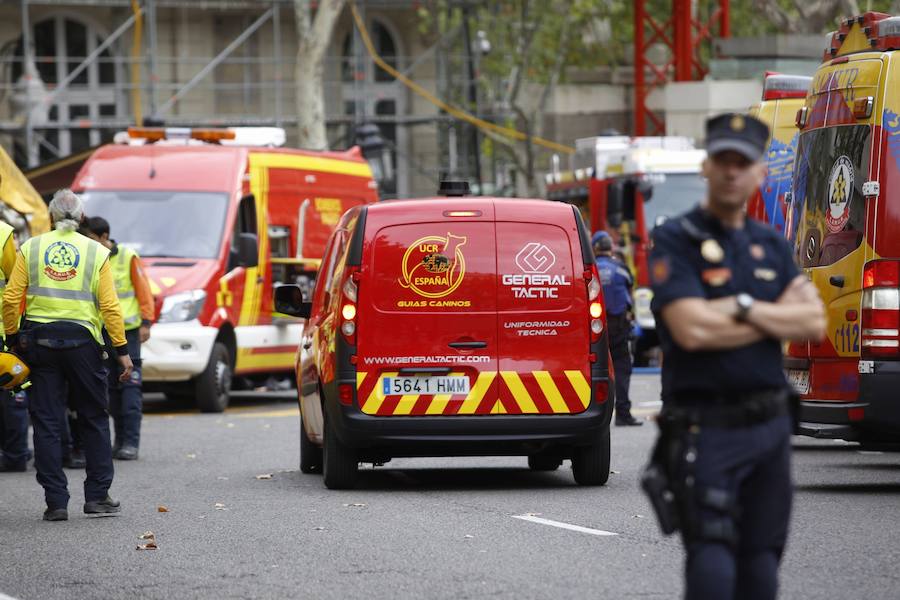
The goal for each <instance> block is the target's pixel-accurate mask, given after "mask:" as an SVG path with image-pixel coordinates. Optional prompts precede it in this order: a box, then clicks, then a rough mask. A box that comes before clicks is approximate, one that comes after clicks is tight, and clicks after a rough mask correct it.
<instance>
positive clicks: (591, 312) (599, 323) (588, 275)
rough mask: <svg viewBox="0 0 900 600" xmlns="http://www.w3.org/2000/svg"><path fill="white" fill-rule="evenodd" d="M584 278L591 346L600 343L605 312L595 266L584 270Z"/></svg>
mask: <svg viewBox="0 0 900 600" xmlns="http://www.w3.org/2000/svg"><path fill="white" fill-rule="evenodd" d="M584 278H585V280H587V297H588V316H589V321H590V329H591V344H594V343H596V342H599V341H600V334H602V333H603V330H604V329H606V311H605V310H604V309H603V285H602V284H601V283H600V273H598V272H597V265H591V267H590V269H585V271H584Z"/></svg>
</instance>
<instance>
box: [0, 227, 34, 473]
mask: <svg viewBox="0 0 900 600" xmlns="http://www.w3.org/2000/svg"><path fill="white" fill-rule="evenodd" d="M13 232H14V229H13V228H12V227H11V226H10V225H9V224H7V223H5V222H3V221H0V248H2V250H0V289H2V288H3V287H5V286H6V280H7V279H9V276H10V275H11V274H12V270H13V266H14V265H15V264H16V242H15V239H14V235H13ZM0 451H2V452H3V454H2V457H0V471H18V472H22V471H25V469H27V468H28V403H27V398H26V396H25V392H12V391H9V390H5V389H0Z"/></svg>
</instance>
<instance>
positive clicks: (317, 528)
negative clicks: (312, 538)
mask: <svg viewBox="0 0 900 600" xmlns="http://www.w3.org/2000/svg"><path fill="white" fill-rule="evenodd" d="M313 530H314V531H325V528H324V527H313Z"/></svg>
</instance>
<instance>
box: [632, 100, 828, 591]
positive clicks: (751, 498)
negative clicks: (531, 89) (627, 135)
mask: <svg viewBox="0 0 900 600" xmlns="http://www.w3.org/2000/svg"><path fill="white" fill-rule="evenodd" d="M706 133H707V149H708V158H707V160H706V161H705V162H704V165H703V174H704V176H705V177H706V179H707V181H708V186H709V187H708V195H707V198H706V200H705V201H704V202H703V203H702V204H701V205H700V206H698V207H697V208H695V209H694V210H692V211H690V212H688V213H686V214H684V215H682V216H680V217H676V218H673V219H670V220H668V221H667V222H666V223H664V224H662V225H661V226H659V227H657V228H656V229H655V230H654V246H653V250H652V252H651V256H650V271H651V276H652V280H653V303H652V304H653V310H654V314H655V315H656V319H657V323H659V324H660V342H661V346H662V350H663V354H664V360H663V365H662V397H663V410H662V413H661V414H660V416H659V424H660V435H661V437H660V442H659V444H658V446H657V449H656V450H655V451H654V458H653V459H652V461H651V465H650V466H648V469H647V471H645V477H644V486H645V489H648V487H652V486H648V481H649V479H648V475H647V474H648V473H651V472H652V469H653V468H654V467H657V466H658V467H660V468H664V467H666V468H667V470H666V473H667V476H668V479H669V481H668V485H669V486H670V487H671V489H672V491H673V492H674V493H675V505H676V506H677V507H678V523H679V526H680V528H681V531H682V538H683V541H684V544H685V548H686V550H687V562H686V591H685V595H686V597H687V598H689V599H696V598H716V599H720V600H728V599H731V598H753V599H754V600H766V599H771V598H775V596H776V594H777V583H778V582H777V571H778V565H779V562H780V560H781V556H782V552H783V550H784V546H785V542H786V539H787V533H788V522H789V517H790V511H791V498H792V486H791V473H790V451H791V445H790V435H791V432H792V414H791V413H792V412H793V411H792V408H793V407H794V406H795V403H794V402H793V401H794V400H796V398H795V397H794V395H793V393H792V391H791V390H790V389H789V386H788V383H787V381H786V380H785V376H784V372H783V370H782V342H784V341H788V340H790V341H805V340H819V339H821V338H822V336H823V334H824V328H825V318H824V310H823V306H822V302H821V301H820V300H819V297H818V293H817V292H816V289H815V287H813V285H812V284H811V283H810V282H809V281H808V280H807V278H806V277H805V276H803V275H802V274H801V273H800V272H799V270H798V269H797V266H796V265H795V264H794V260H793V255H792V252H791V248H790V247H789V245H788V244H787V242H786V241H785V240H784V238H783V237H781V236H780V235H779V234H778V233H777V232H776V231H775V230H774V229H772V228H770V227H769V226H767V225H764V224H762V223H759V222H756V221H753V220H749V219H747V218H746V215H745V207H746V205H747V200H748V199H749V198H750V196H751V195H752V194H753V193H754V192H755V191H756V190H757V189H758V188H759V186H760V184H761V183H762V181H763V178H764V176H765V166H764V165H763V164H762V162H761V158H762V156H763V151H764V148H765V145H766V140H767V138H768V127H767V126H766V125H765V124H764V123H762V122H761V121H758V120H757V119H754V118H751V117H747V116H744V115H739V114H726V115H722V116H719V117H715V118H713V119H710V120H709V121H708V122H707V131H706ZM648 493H649V491H648ZM653 499H654V496H653V494H651V500H653ZM656 500H657V501H658V500H659V498H658V497H657V498H656ZM662 500H663V503H665V502H666V500H665V497H663V499H662ZM654 506H655V507H656V506H657V502H654ZM657 512H658V513H659V512H660V511H659V510H658V511H657ZM663 523H664V519H662V518H661V524H663ZM664 530H665V526H664Z"/></svg>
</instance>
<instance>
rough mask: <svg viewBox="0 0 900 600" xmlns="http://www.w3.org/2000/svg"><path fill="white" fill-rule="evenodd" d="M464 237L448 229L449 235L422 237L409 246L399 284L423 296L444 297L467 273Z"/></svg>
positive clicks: (404, 255) (404, 257) (458, 284)
mask: <svg viewBox="0 0 900 600" xmlns="http://www.w3.org/2000/svg"><path fill="white" fill-rule="evenodd" d="M465 244H466V238H465V236H456V235H453V234H452V233H450V232H447V236H446V237H441V236H439V235H429V236H426V237H423V238H419V239H418V240H416V241H415V242H413V243H412V244H410V246H409V247H408V248H407V249H406V252H405V253H404V254H403V264H402V265H401V277H400V280H399V281H400V285H401V286H402V287H403V288H405V289H410V290H412V291H414V292H415V293H416V294H418V295H420V296H422V297H424V298H443V297H444V296H448V295H450V294H452V293H453V292H454V291H455V290H456V288H458V287H459V286H460V284H461V283H462V281H463V277H465V275H466V258H465V256H463V252H462V247H463V246H464V245H465Z"/></svg>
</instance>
